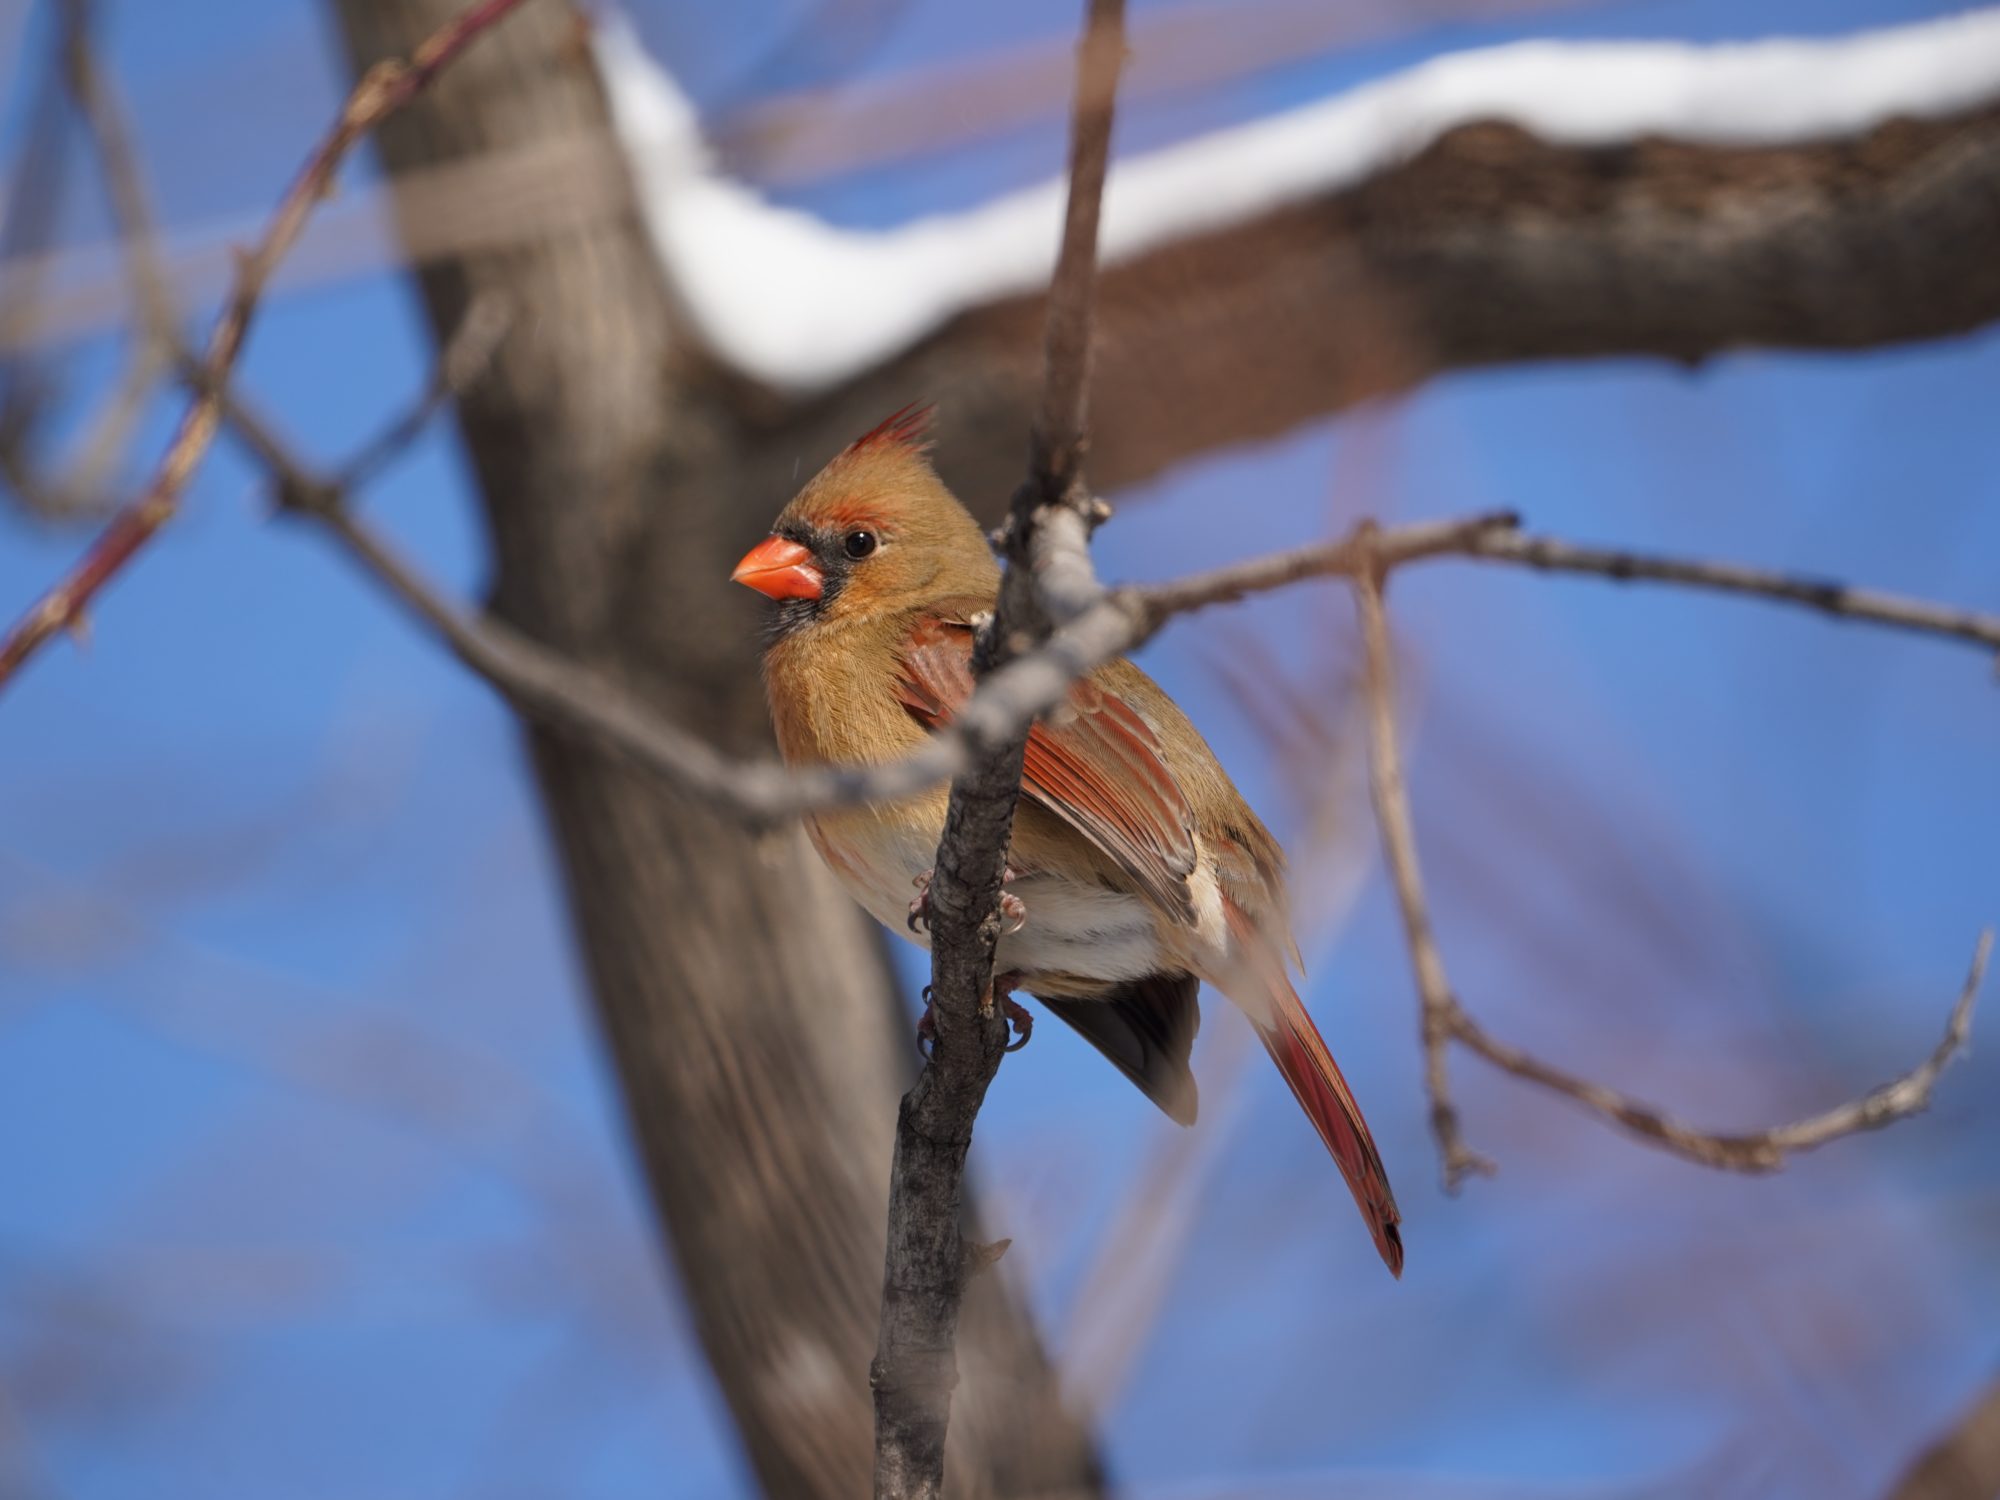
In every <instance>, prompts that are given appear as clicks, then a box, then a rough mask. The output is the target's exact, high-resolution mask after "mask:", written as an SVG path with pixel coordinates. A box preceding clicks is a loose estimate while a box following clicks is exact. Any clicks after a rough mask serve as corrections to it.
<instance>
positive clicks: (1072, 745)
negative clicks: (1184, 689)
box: [901, 618, 1195, 919]
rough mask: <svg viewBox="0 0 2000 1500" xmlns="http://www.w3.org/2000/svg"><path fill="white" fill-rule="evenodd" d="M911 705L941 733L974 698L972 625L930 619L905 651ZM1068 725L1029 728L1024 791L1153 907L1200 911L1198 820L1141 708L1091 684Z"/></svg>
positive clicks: (1072, 697) (1082, 686)
mask: <svg viewBox="0 0 2000 1500" xmlns="http://www.w3.org/2000/svg"><path fill="white" fill-rule="evenodd" d="M903 667H904V671H903V677H902V682H901V691H902V698H903V702H904V704H905V705H906V706H908V708H909V709H910V711H911V712H912V713H914V714H915V715H916V716H917V717H918V718H919V719H921V720H922V721H923V722H924V723H925V724H927V725H930V726H931V727H933V728H935V727H936V726H938V725H940V724H943V723H945V722H947V721H949V720H950V718H951V716H952V715H953V714H954V713H956V712H957V711H958V706H959V705H960V704H962V703H963V702H965V700H966V699H967V698H968V697H969V696H971V693H972V627H971V626H970V625H968V624H966V623H965V622H964V621H962V620H946V619H937V618H932V619H927V620H925V621H923V622H922V623H921V624H919V625H918V626H917V627H916V629H915V630H913V631H912V632H911V635H910V639H909V642H908V644H907V645H906V646H905V647H904V651H903ZM1069 709H1070V710H1071V711H1070V712H1069V713H1067V714H1065V715H1064V716H1063V721H1062V722H1061V723H1060V724H1048V723H1037V724H1036V725H1035V726H1034V727H1033V728H1032V729H1030V730H1029V731H1028V753H1027V758H1026V762H1025V764H1024V766H1023V768H1022V772H1021V789H1022V791H1023V792H1025V793H1026V794H1027V795H1028V796H1029V797H1030V798H1032V799H1033V800H1034V801H1035V802H1037V803H1039V804H1040V805H1041V806H1043V807H1046V808H1047V809H1049V811H1051V812H1053V813H1055V814H1056V815H1057V816H1059V817H1061V818H1062V819H1063V820H1064V821H1065V822H1067V823H1069V824H1070V825H1071V826H1072V827H1073V828H1075V829H1076V830H1077V831H1078V832H1079V833H1081V834H1082V835H1083V836H1084V837H1085V838H1087V839H1089V840H1090V841H1091V843H1093V844H1095V845H1096V846H1097V847H1098V848H1099V849H1100V850H1102V851H1103V852H1104V853H1105V854H1107V855H1109V856H1110V857H1111V858H1112V859H1113V860H1115V861H1117V863H1118V865H1119V867H1120V868H1122V869H1123V870H1124V871H1125V872H1126V873H1127V874H1128V875H1130V876H1131V877H1132V878H1133V879H1134V880H1135V881H1137V882H1138V883H1139V885H1140V887H1141V888H1142V889H1143V890H1144V891H1145V892H1146V894H1147V895H1148V896H1150V897H1151V898H1152V899H1153V900H1155V901H1157V902H1158V903H1159V904H1160V905H1161V906H1162V907H1164V908H1165V909H1166V910H1168V911H1171V912H1174V913H1176V914H1177V915H1179V916H1181V917H1182V918H1184V919H1191V918H1192V917H1193V914H1194V908H1193V904H1192V901H1191V899H1190V897H1189V894H1188V877H1189V876H1190V875H1191V874H1193V873H1194V866H1195V849H1194V813H1193V810H1192V809H1191V808H1189V806H1188V804H1187V799H1186V798H1185V797H1184V796H1183V795H1182V794H1181V789H1180V787H1179V786H1178V785H1177V784H1176V783H1175V781H1174V778H1173V775H1172V773H1171V772H1169V771H1168V769H1167V765H1166V761H1165V759H1164V758H1163V756H1162V754H1161V751H1160V741H1159V737H1158V736H1157V735H1156V734H1154V733H1153V729H1152V726H1151V725H1149V724H1148V723H1147V722H1146V721H1145V720H1144V719H1143V718H1142V717H1140V715H1139V714H1138V713H1137V712H1136V711H1135V710H1134V709H1133V708H1132V706H1131V705H1130V704H1128V703H1126V702H1125V700H1124V699H1122V698H1120V697H1119V696H1118V695H1117V694H1115V693H1111V692H1107V691H1105V690H1104V689H1103V688H1102V687H1100V686H1098V685H1097V684H1096V683H1094V682H1091V681H1089V680H1087V679H1086V680H1085V681H1082V682H1078V683H1076V684H1075V685H1074V686H1072V688H1071V689H1070V694H1069Z"/></svg>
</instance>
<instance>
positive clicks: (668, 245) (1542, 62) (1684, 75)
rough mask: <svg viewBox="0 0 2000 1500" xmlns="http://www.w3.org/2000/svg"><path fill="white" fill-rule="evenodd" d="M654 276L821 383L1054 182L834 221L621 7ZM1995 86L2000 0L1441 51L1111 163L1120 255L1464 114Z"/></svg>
mask: <svg viewBox="0 0 2000 1500" xmlns="http://www.w3.org/2000/svg"><path fill="white" fill-rule="evenodd" d="M595 47H596V55H597V64H598V68H599V70H600V72H601V73H602V76H603V78H604V83H605V88H606V92H607V95H608V97H609V99H610V104H611V111H612V116H613V119H614V121H615V122H616V125H617V127H618V130H619V132H620V134H621V135H622V136H623V137H624V138H625V140H626V142H627V144H628V147H629V149H630V150H631V152H632V153H633V158H634V166H635V172H636V174H637V176H638V179H639V183H640V191H641V194H642V197H643V200H644V208H645V212H646V217H647V221H648V223H649V225H650V227H651V229H652V233H653V236H654V239H655V241H656V243H657V245H658V247H659V251H660V254H661V256H662V257H663V259H664V261H665V264H666V268H667V272H668V275H669V276H670V278H671V279H672V281H673V284H674V286H675V288H676V290H677V292H678V294H679V295H680V297H681V298H682V299H683V300H684V302H685V304H686V306H687V307H688V308H689V310H690V311H691V314H692V316H693V317H694V319H695V322H696V325H697V328H698V330H699V332H700V333H701V335H702V337H704V338H705V339H706V340H707V341H708V342H709V343H710V344H711V346H712V347H713V349H714V350H715V352H716V353H717V354H719V355H720V356H721V357H722V358H723V359H725V360H726V361H728V362H729V363H731V364H733V365H735V366H736V367H737V368H739V369H741V370H742V371H744V372H745V373H747V374H749V375H751V376H753V377H755V378H758V379H760V380H763V381H766V382H768V383H771V384H773V385H776V386H780V387H783V388H787V389H791V390H810V389H814V388H819V387H824V386H827V385H831V384H834V383H836V382H838V381H840V380H842V379H844V378H846V377H847V376H849V375H851V374H853V373H854V372H856V371H858V370H862V369H865V368H867V367H869V366H870V365H873V364H876V363H878V362H879V361H881V360H883V359H886V358H888V357H889V356H890V355H893V354H895V353H896V352H897V351H898V350H901V349H903V348H906V347H908V346H909V345H910V344H912V343H914V342H915V341H916V340H917V339H919V338H921V337H922V336H923V335H924V334H925V333H927V332H929V331H930V330H931V329H932V328H935V327H936V326H937V325H938V324H939V323H941V322H943V321H944V320H945V319H946V318H948V317H950V316H951V315H952V314H953V313H955V312H957V311H959V310H960V309H962V308H965V307H969V306H973V305H976V304H978V303H982V302H986V301H990V300H992V299H993V298H995V297H998V296H1005V295H1007V294H1010V293H1017V292H1024V291H1028V290H1030V289H1032V288H1034V287H1037V286H1039V285H1041V284H1042V283H1043V282H1044V281H1046V279H1047V277H1048V274H1049V271H1050V269H1051V267H1052V266H1053V264H1054V261H1055V246H1056V240H1057V234H1058V230H1059V227H1060V223H1061V213H1062V183H1061V182H1060V181H1051V182H1048V183H1045V184H1041V185H1039V186H1036V187H1033V188H1029V189H1026V190H1023V191H1020V192H1014V193H1009V194H1006V195H1005V196H1002V197H999V198H995V199H993V200H992V201H991V202H989V203H985V204H982V205H980V206H979V207H977V208H974V209H971V210H969V211H966V212H963V213H954V214H941V215H935V216H931V217H927V218H922V219H916V220H913V221H911V222H910V223H907V224H904V225H901V226H898V227H897V228H894V229H888V230H854V229H842V228H838V227H835V226H833V225H830V224H828V223H826V222H825V221H823V220H821V219H818V218H815V217H814V216H812V215H811V214H808V213H805V212H802V211H800V210H798V209H793V208H786V207H782V206H779V205H776V204H772V203H769V202H767V201H765V200H764V199H763V198H761V197H760V196H759V195H758V194H757V193H756V192H754V191H753V190H751V189H750V188H748V187H745V186H744V185H743V184H742V183H739V182H736V181H733V180H731V179H729V178H727V177H724V176H722V175H720V174H719V173H718V172H717V171H716V170H715V168H714V165H713V162H712V160H711V159H710V156H709V153H708V150H707V147H706V146H705V145H704V143H703V141H702V138H701V131H700V122H699V120H698V119H697V118H696V115H695V112H694V110H693V108H692V106H691V105H690V104H689V103H688V100H687V98H686V96H685V95H684V94H683V93H682V92H681V91H680V89H679V87H678V86H677V85H676V84H675V82H674V80H673V78H672V77H671V76H670V75H669V74H668V73H667V72H666V71H665V70H664V69H663V68H662V67H661V66H660V65H659V64H658V63H657V62H656V61H655V60H654V59H653V58H652V57H651V55H650V54H648V53H647V52H646V50H645V49H644V47H643V46H642V45H641V43H640V42H639V40H638V38H637V36H636V35H635V33H634V32H633V31H632V29H631V27H630V25H629V23H628V22H626V21H625V20H624V18H623V17H621V16H618V15H616V14H615V13H614V14H612V15H608V16H606V17H605V18H604V19H603V20H602V21H601V22H600V24H599V25H598V26H597V28H596V30H595ZM1996 95H2000V8H1988V9H1984V10H1979V11H1974V12H1971V13H1969V14H1966V15H1961V16H1953V17H1948V18H1945V19H1942V20H1933V21H1927V22H1923V23H1920V24H1916V25H1911V26H1903V27H1896V28H1892V29H1887V30H1881V31H1873V32H1862V33H1858V34H1856V35H1853V36H1849V37H1841V38H1836V39H1833V40H1825V41H1821V40H1813V41H1802V40H1790V39H1783V40H1774V41H1762V42H1751V43H1739V44H1733V45H1728V46H1712V47H1699V46H1693V45H1689V44H1686V43H1680V42H1518V43H1514V44H1511V45H1508V46H1503V47H1491V48H1485V49H1480V50H1476V51H1467V52H1458V53H1451V54H1447V55H1445V56H1442V57H1438V58H1435V59H1433V60H1431V61H1429V62H1426V63H1424V64H1422V65H1420V66H1418V67H1415V68H1412V69H1410V70H1409V71H1408V72H1406V73H1400V74H1397V75H1395V76H1393V77H1390V78H1385V79H1381V80H1379V81H1377V82H1374V83H1370V84H1366V85H1363V86H1361V87H1359V88H1356V89H1353V90H1350V91H1349V92H1347V93H1345V94H1342V95H1339V96H1337V97H1335V98H1331V99H1327V100H1323V101H1321V102H1318V103H1315V104H1311V105H1308V106H1306V107H1304V108H1301V109H1296V110H1292V111H1289V112H1287V113H1284V114H1280V115H1274V116H1271V117H1270V118H1268V119H1263V120H1258V121H1255V122H1253V123H1251V124H1248V125H1241V126H1237V127H1234V128H1231V129H1227V130H1221V131H1217V132H1215V133H1214V134H1212V135H1207V136H1203V137H1200V138H1198V139H1196V140H1192V141H1188V142H1185V143H1183V144H1180V145H1176V146H1172V147H1168V148H1166V149H1163V150H1159V151H1153V152H1149V153H1147V154H1145V155H1141V156H1136V157H1131V158H1127V159H1124V160H1121V161H1119V162H1118V163H1117V164H1116V165H1115V167H1114V169H1113V171H1112V174H1111V178H1110V182H1109V185H1108V186H1107V189H1106V197H1105V205H1104V220H1103V231H1102V233H1103V254H1104V257H1105V259H1106V260H1111V261H1115V260H1118V259H1120V258H1122V257H1127V256H1131V255H1134V254H1137V253H1138V252H1140V251H1142V250H1145V249H1147V248H1149V247H1150V246H1153V245H1157V244H1162V243H1166V242H1169V241H1171V240H1173V239H1176V238H1179V237H1181V236H1183V235H1187V234H1190V233H1193V232H1197V231H1200V230H1205V229H1213V228H1219V227H1223V226H1226V225H1229V224H1232V223H1239V222H1242V221H1243V220H1245V219H1248V218H1252V217H1254V216H1256V215H1258V214H1260V213H1262V212H1265V211H1266V210H1268V209H1270V208H1272V207H1274V206H1276V205H1279V204H1283V203H1287V202H1293V201H1297V200H1299V199H1301V198H1304V197H1307V196H1310V195H1314V194H1318V193H1324V192H1327V191H1329V190H1333V189H1338V188H1340V187H1343V186H1346V185H1348V184H1351V183H1354V182H1357V181H1359V180H1361V179H1363V178H1365V177H1367V176H1369V175H1370V174H1372V173H1374V172H1376V171H1378V170H1380V169H1381V168H1383V167H1385V166H1388V165H1391V164H1393V163H1395V162H1397V161H1400V160H1402V159H1404V158H1406V157H1408V156H1410V155H1412V154H1414V153H1415V152H1417V151H1419V150H1421V149H1422V148H1423V147H1424V146H1425V145H1427V144H1428V143H1429V142H1431V141H1432V140H1434V139H1436V138H1437V136H1438V135H1440V134H1441V133H1443V132H1444V131H1445V130H1447V129H1449V128H1451V127H1452V126H1454V125H1457V124H1462V123H1464V122H1466V121H1468V120H1474V119H1481V118H1487V117H1495V116H1498V117H1503V118H1506V119H1508V120H1511V121H1513V122H1515V123H1517V124H1519V125H1521V126H1523V127H1525V128H1527V129H1529V130H1532V131H1535V132H1536V133H1538V134H1540V135H1542V136H1544V137H1546V138H1548V139H1550V140H1553V141H1558V142H1562V143H1566V144H1572V145H1599V144H1608V143H1613V142H1617V141H1621V140H1627V139H1630V138H1631V137H1633V136H1635V135H1641V134H1648V133H1658V134H1667V135H1673V136H1677V137H1680V138H1682V139H1685V140H1694V141H1708V142H1714V143H1718V144H1722V143H1740V144H1760V143H1777V142H1784V141H1795V140H1804V139H1809V138H1812V137H1815V136H1824V135H1837V134H1845V133H1850V132H1854V131H1857V130H1861V129H1865V128H1866V127H1868V126H1870V125H1873V124H1875V123H1877V122H1879V121H1881V120H1883V119H1886V118H1888V117H1890V116H1893V115H1899V114H1907V115H1916V116H1926V115H1942V114H1950V113H1952V112H1954V111H1957V110H1962V109H1966V108H1969V107H1971V106H1973V105H1976V104H1979V103H1981V102H1982V101H1984V100H1988V99H1991V98H1994V97H1995V96H1996Z"/></svg>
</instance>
